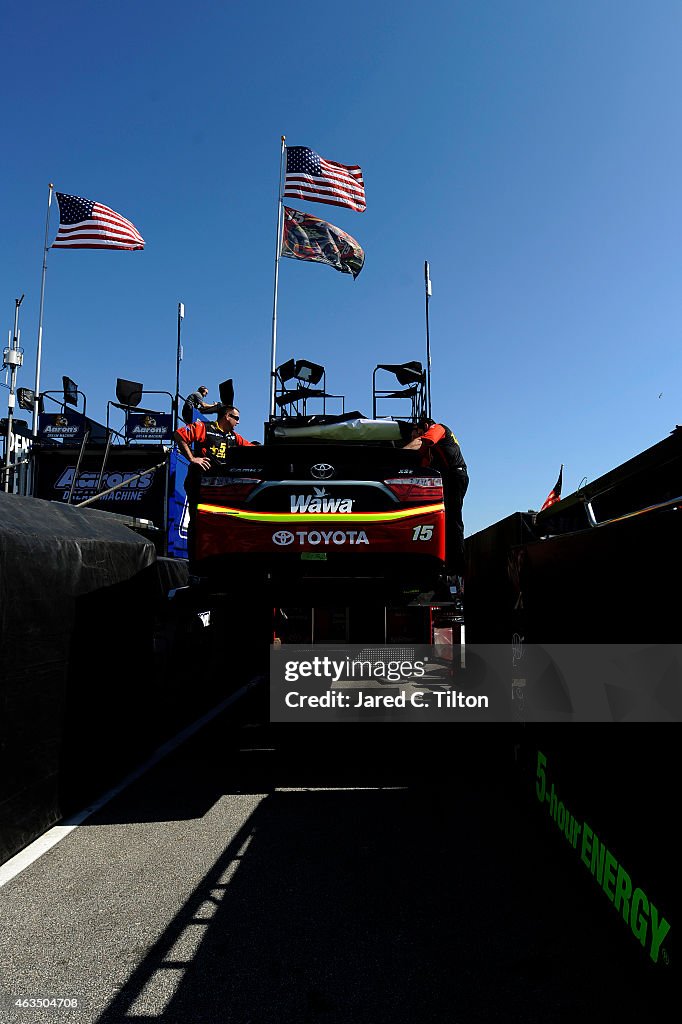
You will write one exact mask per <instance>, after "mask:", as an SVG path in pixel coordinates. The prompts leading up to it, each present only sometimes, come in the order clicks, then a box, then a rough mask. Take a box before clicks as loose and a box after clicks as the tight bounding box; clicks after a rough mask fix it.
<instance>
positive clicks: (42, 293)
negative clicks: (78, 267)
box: [33, 182, 54, 437]
mask: <svg viewBox="0 0 682 1024" xmlns="http://www.w3.org/2000/svg"><path fill="white" fill-rule="evenodd" d="M53 189H54V185H53V184H52V182H50V185H49V192H48V195H47V217H46V218H45V250H44V252H43V276H42V280H41V282H40V313H39V315H38V347H37V349H36V382H35V389H34V391H33V436H34V437H37V436H38V403H39V402H40V359H41V356H42V352H43V306H44V305H45V274H46V272H47V249H48V245H47V239H48V235H49V231H50V206H51V205H52V191H53Z"/></svg>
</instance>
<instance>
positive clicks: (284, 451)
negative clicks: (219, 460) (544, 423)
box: [196, 420, 445, 600]
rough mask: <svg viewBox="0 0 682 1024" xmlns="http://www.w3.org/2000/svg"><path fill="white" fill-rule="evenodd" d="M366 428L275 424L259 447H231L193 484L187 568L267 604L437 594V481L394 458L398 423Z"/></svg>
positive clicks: (348, 423)
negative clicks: (249, 589)
mask: <svg viewBox="0 0 682 1024" xmlns="http://www.w3.org/2000/svg"><path fill="white" fill-rule="evenodd" d="M374 422H375V421H368V420H356V421H353V420H345V421H344V422H343V423H341V424H338V423H335V424H320V425H317V426H315V427H314V429H312V430H311V428H310V425H309V424H307V423H306V424H303V425H298V427H290V428H282V427H280V428H274V429H273V430H271V431H270V434H269V436H268V434H267V432H266V443H265V444H264V445H259V446H253V447H240V448H234V449H232V450H231V452H230V459H229V464H228V467H227V468H225V469H222V470H221V471H220V475H217V474H216V475H213V474H212V473H208V474H206V475H204V477H203V478H202V483H201V491H200V497H199V501H198V505H197V518H196V571H197V572H198V573H199V574H200V575H201V576H203V577H209V578H213V579H215V578H220V579H223V580H224V579H226V578H227V577H228V576H230V575H235V574H237V575H238V577H239V580H240V583H241V582H242V581H245V580H246V581H248V582H249V583H250V584H251V585H252V586H254V587H255V588H258V589H261V588H263V587H270V588H271V589H272V590H273V592H276V595H277V599H278V600H279V599H280V598H281V594H282V593H285V594H286V595H287V596H288V599H289V600H290V599H291V597H290V595H291V594H292V592H294V591H295V592H296V593H297V594H299V595H300V594H309V595H310V596H313V595H314V594H315V593H319V592H320V591H326V592H327V593H329V592H330V591H333V593H334V595H335V597H337V598H341V597H342V596H343V595H344V593H346V592H348V593H352V594H354V595H355V597H356V598H357V595H358V593H362V594H370V593H371V594H372V595H373V596H381V597H383V598H385V599H399V598H400V596H401V595H402V596H410V597H413V596H414V594H415V593H416V592H429V591H434V590H435V589H436V588H437V587H438V586H442V585H443V583H444V581H445V564H444V559H445V524H444V504H443V482H442V479H441V476H440V474H439V472H438V470H436V469H431V468H430V467H429V468H423V467H421V466H420V464H419V461H420V460H419V457H418V453H417V452H414V451H405V450H403V448H402V444H403V440H404V437H405V433H406V430H409V425H402V426H401V425H400V424H398V423H396V422H395V421H380V422H379V421H376V422H377V426H376V428H374V426H373V424H374ZM324 427H330V428H332V429H330V430H328V431H326V432H325V430H324ZM407 436H409V435H407ZM273 596H275V595H274V593H273Z"/></svg>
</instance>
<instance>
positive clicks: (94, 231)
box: [52, 192, 144, 249]
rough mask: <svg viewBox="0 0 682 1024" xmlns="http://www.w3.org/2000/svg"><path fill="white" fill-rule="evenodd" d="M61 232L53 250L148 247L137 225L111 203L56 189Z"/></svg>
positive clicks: (58, 233)
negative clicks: (66, 193)
mask: <svg viewBox="0 0 682 1024" xmlns="http://www.w3.org/2000/svg"><path fill="white" fill-rule="evenodd" d="M55 195H56V196H57V202H58V203H59V231H58V232H57V237H56V238H55V240H54V242H53V243H52V248H53V249H144V238H143V237H142V235H141V234H140V232H139V231H138V230H137V228H136V227H135V225H134V224H132V223H131V222H130V221H129V220H126V218H125V217H122V216H121V214H120V213H116V211H115V210H110V209H109V207H108V206H102V204H101V203H95V202H93V201H92V199H83V198H82V196H67V195H64V193H63V192H56V193H55Z"/></svg>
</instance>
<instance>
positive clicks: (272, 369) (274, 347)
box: [270, 135, 287, 418]
mask: <svg viewBox="0 0 682 1024" xmlns="http://www.w3.org/2000/svg"><path fill="white" fill-rule="evenodd" d="M286 148H287V147H286V136H285V135H283V136H282V149H281V152H280V156H279V194H278V198H277V248H276V250H275V291H274V296H273V300H272V350H271V357H270V418H272V417H273V416H274V415H275V370H276V363H277V285H278V283H279V257H280V250H281V248H282V168H283V166H284V151H285V150H286Z"/></svg>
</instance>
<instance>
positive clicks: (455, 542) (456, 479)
mask: <svg viewBox="0 0 682 1024" xmlns="http://www.w3.org/2000/svg"><path fill="white" fill-rule="evenodd" d="M413 435H414V436H413V438H412V440H411V441H409V442H408V443H407V444H406V445H405V446H404V447H405V448H411V449H413V450H415V451H420V452H421V453H422V465H423V466H429V465H431V466H433V467H434V468H435V469H439V470H440V472H441V476H442V477H443V490H444V493H445V533H446V536H445V556H446V564H447V568H448V572H449V573H451V574H453V575H456V576H463V575H464V522H463V520H462V503H463V501H464V495H465V494H466V492H467V487H468V486H469V474H468V473H467V464H466V462H465V461H464V456H463V455H462V450H461V448H460V447H459V441H458V440H457V438H456V437H455V435H454V434H453V432H452V431H451V430H450V428H449V427H446V426H445V424H444V423H436V422H435V420H432V419H430V418H429V417H428V416H423V417H422V418H421V420H419V422H418V423H417V425H416V427H415V428H414V429H413Z"/></svg>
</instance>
